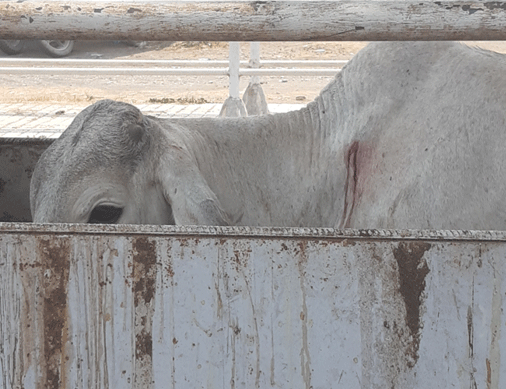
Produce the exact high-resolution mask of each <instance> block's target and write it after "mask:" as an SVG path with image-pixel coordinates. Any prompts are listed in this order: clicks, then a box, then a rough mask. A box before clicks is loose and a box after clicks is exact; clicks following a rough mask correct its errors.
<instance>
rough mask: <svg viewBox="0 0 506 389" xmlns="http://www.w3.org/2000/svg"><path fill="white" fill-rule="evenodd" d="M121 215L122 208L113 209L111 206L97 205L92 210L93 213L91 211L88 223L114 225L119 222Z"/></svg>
mask: <svg viewBox="0 0 506 389" xmlns="http://www.w3.org/2000/svg"><path fill="white" fill-rule="evenodd" d="M122 213H123V208H118V207H114V206H112V205H97V206H96V207H95V208H93V211H91V215H90V218H89V219H88V223H93V224H114V223H116V222H117V221H118V220H119V218H120V217H121V214H122Z"/></svg>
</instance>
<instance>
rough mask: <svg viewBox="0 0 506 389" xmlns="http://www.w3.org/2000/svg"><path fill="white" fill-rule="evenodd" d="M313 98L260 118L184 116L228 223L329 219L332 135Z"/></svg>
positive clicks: (334, 190)
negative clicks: (300, 105) (298, 106)
mask: <svg viewBox="0 0 506 389" xmlns="http://www.w3.org/2000/svg"><path fill="white" fill-rule="evenodd" d="M320 105H321V103H317V104H312V105H311V106H309V107H308V108H304V109H302V110H299V111H295V112H290V113H287V114H278V115H269V116H262V117H249V118H241V119H225V120H223V119H217V120H214V119H209V120H205V119H204V120H194V121H193V120H188V122H187V123H186V124H187V127H188V130H189V133H192V134H194V135H193V136H192V137H191V139H190V142H191V143H192V147H191V148H190V149H191V151H192V152H193V153H194V155H193V157H194V159H195V161H196V162H197V165H198V167H199V169H200V171H201V172H202V174H203V175H204V177H205V178H206V180H207V182H208V184H209V186H210V187H211V189H212V190H213V191H214V192H215V193H216V195H217V196H218V199H219V200H220V202H221V204H222V206H223V207H224V208H225V210H226V211H227V212H228V213H229V214H230V216H231V218H232V219H233V222H234V223H235V224H238V225H255V224H258V225H292V226H299V225H304V226H313V225H314V226H328V227H332V226H334V225H335V223H336V219H339V217H340V215H341V213H342V209H340V208H341V207H340V206H338V207H336V206H335V204H340V203H342V201H336V198H339V197H340V196H342V193H343V190H342V188H343V183H342V182H331V181H330V180H331V179H330V177H336V176H340V175H339V174H337V175H336V174H335V173H334V174H328V173H329V169H333V170H334V171H335V169H336V165H338V164H339V162H341V161H333V160H330V159H332V158H330V148H331V147H333V145H335V142H336V140H335V139H330V135H329V134H331V133H332V132H331V131H329V128H328V123H327V124H326V125H322V121H321V115H322V112H321V107H320ZM330 124H331V125H332V124H335V123H330ZM185 127H186V126H185ZM333 137H334V138H335V132H334V135H333ZM345 174H346V173H345V171H344V170H343V174H342V176H343V178H344V177H345ZM271 204H277V205H276V207H272V206H271ZM280 204H282V205H281V206H280ZM338 208H339V209H338ZM253 215H255V218H256V220H254V219H253ZM322 220H323V221H324V222H323V223H322Z"/></svg>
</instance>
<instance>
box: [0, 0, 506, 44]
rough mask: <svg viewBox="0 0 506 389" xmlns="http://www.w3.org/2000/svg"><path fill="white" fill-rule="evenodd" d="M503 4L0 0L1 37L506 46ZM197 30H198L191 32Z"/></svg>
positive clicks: (471, 2)
mask: <svg viewBox="0 0 506 389" xmlns="http://www.w3.org/2000/svg"><path fill="white" fill-rule="evenodd" d="M505 13H506V9H505V7H504V3H502V2H480V1H431V2H421V1H415V0H406V1H404V0H403V1H369V0H367V1H364V0H362V1H357V0H343V1H285V0H272V1H260V2H258V1H206V2H202V1H196V0H194V1H172V2H157V1H149V2H140V1H138V2H121V3H117V2H113V1H111V2H106V1H100V2H99V1H43V0H39V1H22V2H18V1H16V0H12V1H2V2H0V38H1V39H41V38H44V39H135V40H169V41H181V40H207V41H209V40H216V41H303V40H304V41H305V40H307V41H377V40H504V39H505V37H506V35H505V30H506V17H505ZM197 26H198V28H196V27H197Z"/></svg>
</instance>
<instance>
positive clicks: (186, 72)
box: [0, 67, 340, 76]
mask: <svg viewBox="0 0 506 389" xmlns="http://www.w3.org/2000/svg"><path fill="white" fill-rule="evenodd" d="M339 71H340V69H241V70H238V75H239V76H260V75H262V76H269V75H270V76H309V75H312V76H334V75H336V74H337V73H338V72H339ZM0 74H51V75H69V74H70V75H109V76H110V75H113V76H114V75H130V76H135V75H137V76H138V75H151V76H206V75H207V76H228V75H229V70H228V69H216V68H186V69H169V68H32V67H0Z"/></svg>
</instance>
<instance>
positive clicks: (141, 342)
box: [132, 237, 156, 364]
mask: <svg viewBox="0 0 506 389" xmlns="http://www.w3.org/2000/svg"><path fill="white" fill-rule="evenodd" d="M132 248H133V292H134V304H135V326H136V330H135V332H136V335H135V357H136V359H137V360H142V361H141V364H145V363H148V364H150V363H151V358H152V356H153V336H152V332H151V322H152V311H153V306H152V304H153V298H154V296H155V280H156V243H155V242H154V241H150V240H149V239H148V238H146V237H139V238H135V239H133V242H132ZM146 306H148V307H149V308H150V309H145V308H144V307H146ZM146 359H149V360H146Z"/></svg>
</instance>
